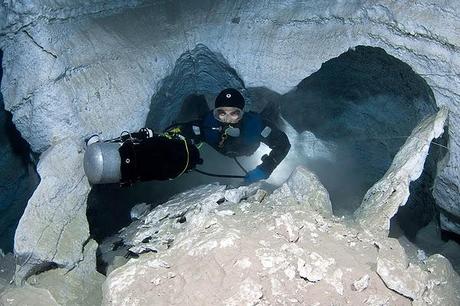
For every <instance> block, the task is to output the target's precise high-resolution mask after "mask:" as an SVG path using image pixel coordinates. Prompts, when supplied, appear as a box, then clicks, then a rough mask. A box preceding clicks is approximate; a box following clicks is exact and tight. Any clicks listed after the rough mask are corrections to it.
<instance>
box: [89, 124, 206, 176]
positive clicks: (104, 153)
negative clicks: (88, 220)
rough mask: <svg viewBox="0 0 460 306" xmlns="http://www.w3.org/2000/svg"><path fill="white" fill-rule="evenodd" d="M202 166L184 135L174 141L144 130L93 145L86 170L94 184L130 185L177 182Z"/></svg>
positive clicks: (166, 136) (198, 155)
mask: <svg viewBox="0 0 460 306" xmlns="http://www.w3.org/2000/svg"><path fill="white" fill-rule="evenodd" d="M146 131H147V132H146ZM202 162H203V160H202V159H201V158H200V153H199V151H198V148H197V147H196V146H195V145H194V144H192V143H191V142H190V141H189V140H187V139H185V138H184V137H182V136H181V135H176V136H174V137H171V136H170V135H158V134H153V132H152V131H151V130H148V129H141V130H140V131H139V133H132V134H125V135H123V136H121V137H119V138H115V139H111V140H108V141H98V142H95V143H93V144H90V145H89V146H88V147H87V149H86V152H85V156H84V160H83V166H84V170H85V174H86V176H87V177H88V181H89V182H90V183H91V184H109V183H120V184H122V185H131V184H133V183H135V182H138V181H150V180H170V179H174V178H176V177H178V176H180V175H182V174H183V173H185V172H188V171H190V170H192V169H194V168H195V166H196V165H197V164H201V163H202Z"/></svg>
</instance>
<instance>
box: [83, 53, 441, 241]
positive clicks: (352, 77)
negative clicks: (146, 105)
mask: <svg viewBox="0 0 460 306" xmlns="http://www.w3.org/2000/svg"><path fill="white" fill-rule="evenodd" d="M227 87H234V88H237V89H239V90H241V92H242V93H243V95H244V97H245V99H246V101H247V104H246V110H249V109H250V110H255V111H257V112H262V114H263V115H264V116H265V117H266V118H268V119H269V120H271V121H274V122H276V124H277V125H278V126H279V127H280V128H281V129H283V130H284V131H285V132H286V133H287V134H288V136H289V138H290V141H291V145H292V147H291V153H290V154H289V155H288V157H287V158H286V160H285V161H283V163H281V165H280V166H279V167H278V168H280V169H277V170H276V171H275V172H274V173H273V174H272V178H270V180H268V182H267V183H268V184H266V188H274V186H275V185H279V184H280V183H282V181H283V180H285V179H286V178H287V175H289V173H290V172H289V171H292V169H293V167H294V166H295V165H304V166H306V167H308V168H309V169H311V170H313V171H314V172H315V173H316V174H317V175H318V177H319V178H320V180H321V182H322V183H323V184H324V186H325V187H326V188H327V190H328V192H329V194H330V197H331V201H332V205H333V210H334V214H335V215H338V216H342V215H344V216H348V217H349V216H350V215H351V214H352V213H353V211H354V210H355V209H356V208H357V207H358V206H359V205H360V203H361V200H362V198H363V196H364V194H365V192H366V191H367V190H368V189H369V188H370V187H371V186H372V185H373V184H374V183H375V182H376V181H377V180H379V179H380V178H381V177H382V176H383V175H384V173H385V172H386V170H387V169H388V167H389V166H390V164H391V162H392V159H393V157H394V156H395V154H396V153H397V151H398V150H399V148H400V147H401V146H402V145H403V144H404V142H405V140H406V138H407V137H408V136H409V135H410V133H411V131H412V129H413V128H414V127H415V126H416V125H417V124H418V123H419V122H420V121H421V120H422V119H423V118H425V117H426V116H429V115H431V114H434V113H435V112H436V110H437V106H436V103H435V100H434V96H433V93H432V91H431V89H430V87H429V86H428V85H427V83H426V81H425V80H424V79H423V78H422V77H420V76H418V75H417V74H416V73H415V72H414V71H413V70H412V69H411V67H410V66H409V65H407V64H405V63H403V62H402V61H400V60H398V59H397V58H395V57H393V56H391V55H389V54H387V53H386V52H385V51H384V50H383V49H381V48H375V47H366V46H357V47H355V48H353V49H350V50H349V51H347V52H345V53H343V54H342V55H340V56H339V57H337V58H333V59H331V60H329V61H327V62H325V63H324V64H323V65H322V67H321V68H320V69H319V70H318V71H317V72H315V73H313V74H312V75H310V76H307V77H306V78H305V79H304V80H303V81H302V82H300V83H299V84H298V85H297V86H296V88H294V89H293V90H291V91H290V92H288V93H286V94H284V95H281V94H278V93H276V92H273V91H271V90H270V89H268V88H246V87H245V84H244V83H243V81H242V80H241V78H240V77H239V76H238V74H237V71H235V70H234V69H233V68H232V67H230V66H229V64H228V63H227V61H226V60H225V59H224V58H223V57H222V56H220V55H219V54H216V53H213V52H212V51H210V50H209V49H208V48H207V47H206V46H204V45H197V46H196V47H195V48H194V49H193V50H189V51H186V52H185V53H183V54H182V56H180V57H179V58H178V59H177V61H176V64H175V67H174V69H173V70H172V73H171V74H170V75H169V76H168V77H166V78H165V79H164V80H163V81H162V86H161V88H160V89H159V90H158V92H157V93H156V94H155V95H154V96H153V97H152V99H151V108H150V113H149V114H148V116H147V120H146V124H145V125H146V126H147V127H150V128H152V129H154V130H155V131H157V132H158V131H162V130H164V129H165V128H166V127H167V126H169V125H170V124H171V123H173V122H185V121H188V120H193V119H197V118H199V116H200V115H202V114H203V113H204V112H206V111H208V110H209V109H210V108H212V107H213V103H214V99H215V96H216V95H217V93H219V91H220V90H221V89H223V88H227ZM306 134H308V135H310V136H309V137H306ZM311 135H313V137H312V136H311ZM444 135H447V134H446V133H445V134H444ZM446 142H447V137H444V138H442V139H441V140H438V144H439V145H432V146H431V149H430V154H429V156H428V158H427V160H426V163H425V168H424V171H423V174H422V176H421V177H420V178H419V179H418V180H417V181H416V182H413V183H412V184H411V196H410V198H409V200H408V202H407V204H406V205H405V206H403V207H400V209H399V211H398V213H397V215H396V216H395V217H394V218H393V219H392V226H391V236H393V237H399V236H401V235H406V236H407V237H408V238H409V239H410V240H413V241H414V240H415V236H416V234H417V232H418V231H419V230H420V229H421V228H423V227H424V226H426V225H428V224H429V223H430V222H436V219H437V218H438V217H437V209H436V206H435V201H434V199H433V196H432V194H431V190H430V189H431V186H432V185H433V181H434V178H435V176H436V165H437V162H438V161H439V160H440V159H441V158H442V157H443V156H444V155H445V154H446V149H445V145H446ZM266 150H267V148H264V145H263V144H262V145H261V148H259V151H260V152H256V154H254V156H252V157H248V158H241V162H242V164H243V165H244V166H245V168H246V169H251V168H252V167H255V166H256V165H257V164H258V163H259V160H260V156H262V154H263V152H265V151H266ZM201 154H202V157H203V159H204V164H203V165H200V166H198V167H199V168H200V169H206V170H207V171H210V172H213V173H221V174H241V169H239V168H238V166H237V165H236V163H235V162H234V161H233V160H232V159H230V158H227V157H224V156H222V155H220V154H218V153H217V152H215V151H214V150H213V149H212V148H210V147H208V146H207V145H204V146H203V148H202V149H201ZM277 177H278V180H277ZM216 181H218V182H219V183H222V184H229V185H233V186H238V185H240V184H241V183H242V181H241V180H238V179H222V178H221V179H219V178H215V177H208V176H203V175H202V174H199V173H196V172H191V173H187V174H185V175H183V176H181V177H179V178H178V179H175V180H171V181H160V182H158V181H156V182H143V183H139V184H136V185H135V186H131V187H128V188H120V187H119V186H118V185H100V186H93V189H92V191H91V193H90V195H89V198H88V211H87V215H88V220H89V224H90V230H91V234H92V236H93V237H94V238H95V239H96V240H97V241H98V242H99V243H101V242H102V241H104V239H106V238H107V237H109V236H111V235H114V234H115V233H116V232H117V231H118V230H119V229H121V228H122V227H124V226H126V225H127V224H129V223H130V222H132V221H133V220H132V219H131V216H130V210H131V208H132V207H133V206H135V205H136V204H139V203H147V204H149V205H150V204H151V205H153V206H156V205H158V204H161V203H163V202H165V201H166V200H168V199H169V198H170V197H171V196H173V195H175V194H177V193H180V192H183V191H186V190H188V189H190V188H191V187H194V186H198V185H201V184H207V183H213V182H216Z"/></svg>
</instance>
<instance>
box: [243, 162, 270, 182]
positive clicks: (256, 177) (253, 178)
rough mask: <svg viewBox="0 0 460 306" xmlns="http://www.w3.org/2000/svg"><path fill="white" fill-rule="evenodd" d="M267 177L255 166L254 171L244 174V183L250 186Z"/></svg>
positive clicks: (263, 171) (265, 173) (266, 174)
mask: <svg viewBox="0 0 460 306" xmlns="http://www.w3.org/2000/svg"><path fill="white" fill-rule="evenodd" d="M268 177H269V175H268V173H267V172H265V170H263V169H262V168H261V167H260V166H257V167H256V168H255V169H254V170H251V171H249V172H248V174H246V177H245V178H244V182H245V183H248V184H251V183H254V182H257V181H260V180H264V179H267V178H268Z"/></svg>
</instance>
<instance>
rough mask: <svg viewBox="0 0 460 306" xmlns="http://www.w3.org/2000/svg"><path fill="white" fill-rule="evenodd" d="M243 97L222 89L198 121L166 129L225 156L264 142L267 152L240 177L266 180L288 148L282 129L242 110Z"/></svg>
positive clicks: (250, 151) (244, 153) (253, 148)
mask: <svg viewBox="0 0 460 306" xmlns="http://www.w3.org/2000/svg"><path fill="white" fill-rule="evenodd" d="M244 106H245V100H244V97H243V95H242V94H241V93H240V92H239V91H238V90H236V89H234V88H227V89H224V90H223V91H221V92H220V93H219V95H218V96H217V98H216V100H215V108H214V110H213V111H210V112H208V113H207V114H205V115H204V117H203V118H201V119H199V120H194V121H190V122H187V123H179V124H174V125H172V126H171V127H169V128H167V129H166V133H168V134H171V135H177V134H179V135H182V136H183V137H185V138H186V139H190V140H192V143H194V144H199V143H201V142H205V143H207V144H209V145H210V146H211V147H213V148H214V149H215V150H216V151H218V152H220V153H221V154H223V155H225V156H228V157H238V156H249V155H252V154H253V153H254V152H255V151H256V150H257V149H258V148H259V146H260V142H263V143H265V144H266V145H267V146H268V147H269V148H270V149H271V152H270V154H268V155H264V156H263V157H262V163H261V164H260V165H258V166H257V167H256V168H254V169H253V170H251V171H249V172H248V173H247V174H246V176H245V177H244V180H245V182H246V183H253V182H256V181H259V180H263V179H267V178H268V177H269V176H270V175H271V173H272V172H273V170H274V169H275V168H276V167H277V166H278V165H279V163H281V161H282V160H283V159H284V157H286V155H287V153H288V152H289V149H290V147H291V145H290V143H289V139H288V137H287V136H286V134H285V133H284V132H282V131H281V130H279V129H278V128H277V127H276V126H275V125H274V124H272V123H271V122H269V121H268V120H265V119H263V118H262V116H261V115H260V114H258V113H255V112H243V109H244Z"/></svg>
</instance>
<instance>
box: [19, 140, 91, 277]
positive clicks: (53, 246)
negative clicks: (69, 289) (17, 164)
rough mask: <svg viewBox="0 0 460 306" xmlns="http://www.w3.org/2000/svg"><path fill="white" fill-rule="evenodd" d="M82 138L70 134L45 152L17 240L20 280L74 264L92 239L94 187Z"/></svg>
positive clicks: (39, 164) (21, 221) (20, 224)
mask: <svg viewBox="0 0 460 306" xmlns="http://www.w3.org/2000/svg"><path fill="white" fill-rule="evenodd" d="M82 160H83V153H82V151H81V149H80V146H79V144H78V143H76V142H74V141H72V140H69V139H66V140H64V141H62V142H60V143H58V144H57V145H55V146H53V147H51V148H50V149H49V150H48V151H46V152H45V153H43V155H42V156H41V158H40V162H39V163H38V167H37V170H38V173H39V175H40V177H41V182H40V184H39V186H38V187H37V189H36V191H35V192H34V194H33V196H32V197H31V198H30V200H29V203H28V205H27V208H26V210H25V211H24V215H23V216H22V218H21V220H20V222H19V225H18V228H17V230H16V235H15V239H14V252H15V255H16V256H17V257H18V268H17V270H16V278H17V280H18V281H21V280H23V279H24V278H25V277H27V276H29V275H30V274H33V273H35V272H40V271H42V270H46V269H48V268H50V267H53V266H58V267H65V268H68V269H70V268H73V267H74V266H75V265H77V263H78V262H79V261H80V260H81V258H82V255H83V254H82V250H83V245H84V244H85V241H87V240H88V238H89V228H88V221H87V220H86V197H87V195H88V193H89V190H90V186H89V184H88V181H87V179H86V177H85V174H84V172H83V168H82Z"/></svg>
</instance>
